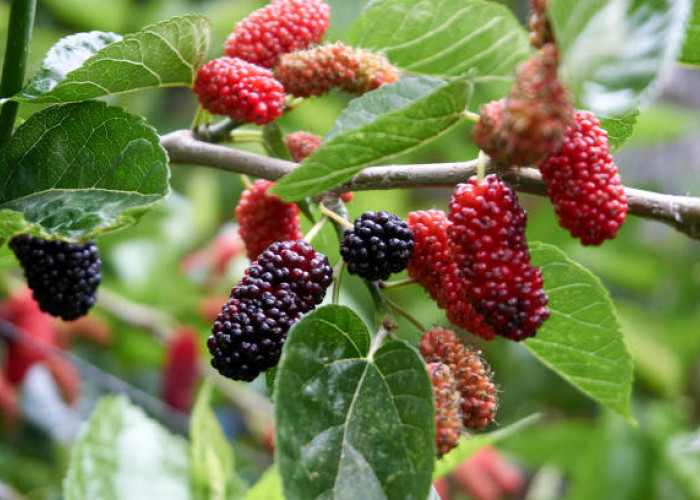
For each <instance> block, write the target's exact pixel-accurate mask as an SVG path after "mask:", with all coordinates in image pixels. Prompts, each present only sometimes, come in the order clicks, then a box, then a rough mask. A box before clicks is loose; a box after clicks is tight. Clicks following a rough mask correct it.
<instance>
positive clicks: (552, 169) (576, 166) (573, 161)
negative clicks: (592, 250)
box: [540, 111, 627, 245]
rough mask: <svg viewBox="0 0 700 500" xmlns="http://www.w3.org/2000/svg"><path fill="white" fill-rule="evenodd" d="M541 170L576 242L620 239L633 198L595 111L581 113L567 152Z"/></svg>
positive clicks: (568, 139) (561, 221)
mask: <svg viewBox="0 0 700 500" xmlns="http://www.w3.org/2000/svg"><path fill="white" fill-rule="evenodd" d="M540 171H541V172H542V179H543V180H544V184H545V187H546V188H547V194H548V195H549V198H550V199H551V200H552V204H553V205H554V209H555V211H556V213H557V216H558V217H559V224H560V225H561V226H562V227H564V228H566V229H568V230H569V231H570V232H571V235H572V236H573V237H574V238H580V239H581V243H582V244H584V245H600V244H601V243H603V241H605V240H606V239H613V238H615V236H617V231H618V230H619V229H620V226H621V225H622V223H623V222H624V221H625V218H626V215H627V197H626V196H625V191H624V188H623V187H622V184H621V182H620V176H619V175H618V173H617V167H616V166H615V163H614V161H613V158H612V156H611V155H610V148H609V146H608V134H607V132H606V131H605V130H603V129H602V128H601V127H600V122H599V121H598V120H597V119H596V117H595V116H594V115H593V114H592V113H589V112H585V111H579V112H577V113H576V115H575V120H574V123H573V124H572V125H571V126H569V127H568V128H567V129H566V138H565V139H564V145H563V146H562V149H561V151H560V152H559V154H556V155H554V156H551V157H549V158H548V159H547V160H546V161H544V162H543V163H542V164H540Z"/></svg>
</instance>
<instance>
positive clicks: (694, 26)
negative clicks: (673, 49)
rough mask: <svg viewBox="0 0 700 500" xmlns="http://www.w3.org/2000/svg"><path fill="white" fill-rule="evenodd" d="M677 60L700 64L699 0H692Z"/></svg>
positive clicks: (695, 64)
mask: <svg viewBox="0 0 700 500" xmlns="http://www.w3.org/2000/svg"><path fill="white" fill-rule="evenodd" d="M679 60H680V61H681V62H682V63H685V64H692V65H694V66H700V0H693V10H692V12H691V14H690V21H689V22H688V26H687V27H686V29H685V43H684V44H683V50H682V51H681V56H680V58H679Z"/></svg>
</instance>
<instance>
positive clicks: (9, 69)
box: [0, 0, 37, 147]
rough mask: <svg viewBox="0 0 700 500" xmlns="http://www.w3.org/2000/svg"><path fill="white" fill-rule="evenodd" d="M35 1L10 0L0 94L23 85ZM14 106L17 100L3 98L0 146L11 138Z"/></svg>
mask: <svg viewBox="0 0 700 500" xmlns="http://www.w3.org/2000/svg"><path fill="white" fill-rule="evenodd" d="M36 2H37V0H12V2H11V3H10V19H9V22H8V25H7V43H6V44H5V62H4V63H3V65H2V80H0V97H10V96H13V95H15V94H16V93H17V92H19V91H20V90H22V86H23V85H24V73H25V71H26V69H27V54H29V42H30V40H31V38H32V28H33V26H34V12H35V11H36ZM18 109H19V103H18V102H15V101H6V102H5V103H4V104H3V106H2V108H1V109H0V147H2V146H4V145H5V143H7V141H9V140H10V137H12V130H13V129H14V126H15V120H16V119H17V110H18Z"/></svg>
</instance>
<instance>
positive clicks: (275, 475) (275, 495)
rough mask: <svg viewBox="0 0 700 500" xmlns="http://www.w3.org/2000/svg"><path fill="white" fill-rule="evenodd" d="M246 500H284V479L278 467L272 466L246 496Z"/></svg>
mask: <svg viewBox="0 0 700 500" xmlns="http://www.w3.org/2000/svg"><path fill="white" fill-rule="evenodd" d="M245 500H284V494H283V493H282V478H281V477H280V475H279V472H277V466H275V465H274V464H273V465H271V466H270V467H269V468H268V469H267V470H266V471H265V472H264V473H263V475H262V476H261V477H260V479H258V482H257V483H255V484H254V485H253V487H252V488H251V489H249V490H248V492H247V493H246V495H245Z"/></svg>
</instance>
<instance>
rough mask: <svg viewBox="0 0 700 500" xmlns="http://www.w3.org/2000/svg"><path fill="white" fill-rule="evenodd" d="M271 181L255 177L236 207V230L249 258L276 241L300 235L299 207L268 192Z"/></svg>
mask: <svg viewBox="0 0 700 500" xmlns="http://www.w3.org/2000/svg"><path fill="white" fill-rule="evenodd" d="M273 185H274V183H273V182H271V181H268V180H265V179H258V180H257V181H255V182H254V183H253V185H252V186H251V187H250V189H246V190H245V191H243V194H242V195H241V199H240V201H239V202H238V205H237V206H236V219H237V220H238V232H239V234H240V235H241V238H242V239H243V243H244V244H245V249H246V253H247V255H248V258H249V259H250V260H255V259H257V257H258V255H260V254H261V253H262V252H263V251H264V250H265V249H266V248H267V247H268V246H270V245H271V244H272V243H274V242H276V241H285V240H298V239H301V238H302V237H303V234H302V232H301V222H300V221H299V212H300V210H299V207H297V206H296V205H295V204H294V203H286V202H284V201H282V200H281V199H280V198H279V197H277V196H275V195H272V194H268V193H267V191H268V189H269V188H270V187H272V186H273Z"/></svg>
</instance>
